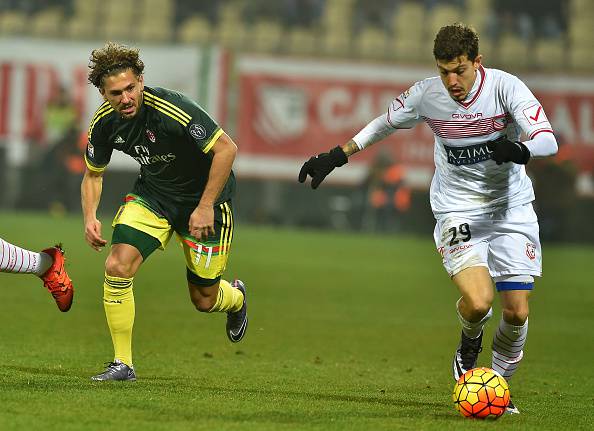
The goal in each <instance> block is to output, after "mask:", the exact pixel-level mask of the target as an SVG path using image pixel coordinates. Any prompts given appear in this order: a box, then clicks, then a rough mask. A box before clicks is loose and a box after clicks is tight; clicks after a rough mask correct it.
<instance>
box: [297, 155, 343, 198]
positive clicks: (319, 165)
mask: <svg viewBox="0 0 594 431" xmlns="http://www.w3.org/2000/svg"><path fill="white" fill-rule="evenodd" d="M348 161H349V159H348V157H347V156H346V154H345V153H344V151H343V150H342V148H340V146H337V147H335V148H332V149H331V150H330V151H329V152H328V153H322V154H318V155H317V156H314V157H310V159H309V160H308V161H307V162H305V163H304V164H303V166H302V167H301V171H299V182H300V183H303V182H305V180H306V179H307V176H308V175H309V176H310V177H311V188H312V189H317V188H318V186H319V185H320V183H321V182H322V181H323V180H324V178H326V176H327V175H328V174H329V173H330V172H332V171H333V170H334V168H339V167H340V166H342V165H344V164H346V163H347V162H348Z"/></svg>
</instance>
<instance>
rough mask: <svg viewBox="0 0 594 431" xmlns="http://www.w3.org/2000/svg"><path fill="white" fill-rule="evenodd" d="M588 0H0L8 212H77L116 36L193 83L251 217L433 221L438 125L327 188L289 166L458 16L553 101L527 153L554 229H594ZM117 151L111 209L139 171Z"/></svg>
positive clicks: (338, 134) (389, 227)
mask: <svg viewBox="0 0 594 431" xmlns="http://www.w3.org/2000/svg"><path fill="white" fill-rule="evenodd" d="M593 20H594V2H592V1H589V0H542V1H535V0H530V1H529V0H525V1H513V0H449V1H446V0H441V1H440V0H418V1H410V0H366V1H363V0H251V1H247V0H246V1H241V0H219V1H215V0H204V1H201V0H193V1H192V0H101V1H99V0H46V1H41V0H1V1H0V188H1V189H2V190H3V192H2V194H1V195H0V209H2V210H6V211H15V210H16V211H20V210H41V211H49V212H51V213H52V214H55V215H60V214H64V213H77V212H78V211H79V191H78V189H79V184H80V178H81V175H82V172H83V170H84V163H83V161H82V159H81V151H82V149H83V148H84V145H85V143H86V142H85V131H86V127H87V123H88V121H89V119H90V117H91V116H92V113H93V112H94V110H95V108H96V107H97V106H98V104H99V103H100V99H99V95H98V93H97V91H96V89H95V88H93V87H92V86H90V85H89V84H87V83H86V68H87V63H88V57H89V54H90V51H91V50H92V49H94V48H97V47H100V46H102V45H103V43H104V42H105V41H107V40H115V41H118V42H124V43H127V44H129V45H133V46H137V47H139V48H141V50H142V55H143V58H144V61H145V63H146V66H147V68H146V82H147V85H152V86H164V87H170V88H175V89H178V90H180V91H183V92H186V93H187V94H188V95H189V96H191V97H193V98H195V99H196V100H198V101H199V103H201V104H202V105H203V106H204V107H205V108H206V109H207V110H208V111H209V112H210V113H211V115H212V116H213V117H214V118H215V119H216V120H217V121H218V122H219V123H220V124H221V125H222V126H223V127H224V128H225V130H226V131H227V132H228V133H229V134H230V135H231V136H232V137H233V138H234V139H235V140H236V142H237V143H238V146H239V148H240V155H239V157H238V160H237V162H236V167H235V171H236V174H237V177H238V179H239V183H238V187H239V194H238V199H237V205H236V208H237V212H238V214H237V216H238V219H239V220H241V221H242V222H247V223H253V224H259V223H262V224H273V225H282V226H308V227H322V228H329V229H339V230H364V231H370V232H406V233H409V232H411V233H415V232H423V233H424V234H425V235H427V234H429V233H430V232H432V228H433V219H432V216H431V212H430V209H429V204H428V184H429V181H430V178H431V174H432V169H433V167H432V166H433V160H432V159H433V150H432V146H433V141H432V134H431V132H430V130H429V129H428V128H426V127H425V126H422V127H417V128H416V129H414V130H412V131H404V132H398V133H396V134H395V135H393V136H392V137H391V138H389V139H388V140H386V142H384V143H382V144H378V145H376V147H375V148H373V149H372V150H369V151H366V152H365V153H364V154H359V155H357V156H356V157H355V158H354V159H353V160H352V162H351V163H350V164H349V167H347V168H343V169H341V170H337V171H336V172H335V173H333V175H332V176H331V177H330V178H329V180H328V182H327V184H326V183H325V184H324V186H323V187H321V188H320V189H319V190H318V191H317V192H315V193H312V192H311V191H310V190H309V189H307V188H305V187H303V186H299V185H298V184H297V181H296V177H297V172H298V170H299V167H300V164H301V162H302V161H303V160H305V159H306V158H307V157H309V156H310V155H311V154H313V153H318V152H320V151H323V150H326V149H328V148H330V147H332V146H335V145H337V144H339V143H342V142H345V141H346V140H348V139H349V138H350V137H351V136H353V135H354V133H356V132H357V131H358V130H359V129H360V128H361V127H362V126H363V125H364V124H366V123H367V122H368V121H369V120H371V119H372V118H374V117H375V116H376V115H379V113H381V112H383V111H384V110H385V109H386V107H387V105H388V103H389V101H390V100H392V99H393V98H394V97H395V96H397V95H398V94H399V93H400V92H401V91H403V90H405V89H406V88H408V86H409V85H411V84H412V83H413V82H414V81H416V80H419V79H422V78H424V77H426V76H433V75H435V71H434V68H433V59H432V43H433V37H434V35H435V33H436V31H437V30H438V29H439V28H440V27H441V26H443V25H446V24H450V23H453V22H456V21H463V22H465V23H468V24H471V25H473V26H474V27H475V28H476V29H477V30H478V31H479V34H480V36H481V51H482V53H483V54H484V64H485V65H486V66H487V67H497V68H503V69H505V70H507V71H509V72H511V73H514V74H517V75H518V76H520V77H521V78H522V79H523V80H524V81H525V82H526V83H527V84H528V86H529V87H530V88H531V89H532V90H533V92H534V93H535V94H536V96H537V97H538V98H539V99H540V101H541V102H542V103H543V105H544V107H545V110H546V112H547V114H548V117H549V119H550V120H551V122H552V124H553V126H554V128H555V130H556V132H557V137H558V140H559V142H560V151H559V154H558V155H557V156H556V157H555V158H553V159H549V160H543V161H533V162H532V163H531V164H530V165H529V170H530V175H531V176H532V178H533V181H534V184H535V189H536V193H537V201H536V205H537V211H538V213H539V217H540V220H541V229H542V237H543V239H544V240H545V241H546V240H548V241H564V242H565V241H567V242H589V243H594V229H592V228H591V220H592V215H593V214H594V180H593V171H594V50H592V45H593V42H594V31H593V30H592V22H593ZM137 170H138V168H137V166H136V165H135V163H134V162H133V161H131V160H128V159H126V157H124V156H121V157H120V156H119V155H114V158H113V160H112V163H111V165H110V167H109V168H108V172H107V174H106V179H105V185H104V197H103V199H102V204H101V210H102V211H103V212H113V210H114V209H115V208H116V206H117V205H118V204H119V201H120V199H121V196H122V194H123V192H125V191H126V190H127V186H128V184H131V183H132V182H133V180H134V177H135V175H136V173H137Z"/></svg>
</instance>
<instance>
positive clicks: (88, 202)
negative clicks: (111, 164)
mask: <svg viewBox="0 0 594 431" xmlns="http://www.w3.org/2000/svg"><path fill="white" fill-rule="evenodd" d="M102 190H103V172H95V171H91V170H90V169H87V170H86V172H85V175H84V177H83V180H82V183H81V187H80V192H81V204H82V211H83V219H84V224H85V240H86V241H87V243H88V244H89V245H90V246H91V247H92V248H93V249H95V250H97V251H100V250H101V249H102V248H103V247H104V246H105V245H106V244H107V241H106V240H104V239H103V237H102V236H101V222H100V221H99V220H97V207H98V206H99V201H100V200H101V192H102Z"/></svg>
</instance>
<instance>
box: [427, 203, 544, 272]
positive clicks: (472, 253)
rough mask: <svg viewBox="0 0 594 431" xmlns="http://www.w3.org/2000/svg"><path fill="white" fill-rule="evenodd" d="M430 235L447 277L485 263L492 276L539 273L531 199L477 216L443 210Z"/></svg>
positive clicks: (539, 252) (537, 245)
mask: <svg viewBox="0 0 594 431" xmlns="http://www.w3.org/2000/svg"><path fill="white" fill-rule="evenodd" d="M433 238H434V239H435V245H436V246H437V251H438V252H439V253H440V254H441V256H442V258H443V266H444V267H445V269H446V271H447V272H448V274H450V277H453V276H454V275H456V274H457V273H459V272H460V271H462V270H463V269H466V268H470V267H472V266H486V267H487V268H488V269H489V273H490V274H491V277H500V276H506V275H532V276H538V277H540V275H541V273H542V257H541V250H540V240H539V238H538V219H537V217H536V213H535V212H534V209H533V208H532V204H531V203H529V204H525V205H520V206H517V207H514V208H510V209H507V210H500V211H496V212H493V213H488V214H484V215H480V216H466V215H464V214H463V213H448V214H444V215H443V216H440V217H439V219H438V220H437V223H436V225H435V231H434V232H433Z"/></svg>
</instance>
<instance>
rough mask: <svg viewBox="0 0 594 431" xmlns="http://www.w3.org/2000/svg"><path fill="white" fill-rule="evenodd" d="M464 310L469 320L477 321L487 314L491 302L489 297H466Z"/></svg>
mask: <svg viewBox="0 0 594 431" xmlns="http://www.w3.org/2000/svg"><path fill="white" fill-rule="evenodd" d="M464 302H465V303H466V307H467V308H466V311H467V315H469V316H468V317H470V319H469V320H470V321H473V322H474V321H478V320H481V319H482V318H483V317H485V316H486V315H487V313H488V312H489V310H490V309H491V302H492V301H490V300H489V298H486V297H479V296H475V297H472V298H466V299H465V301H464Z"/></svg>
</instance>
